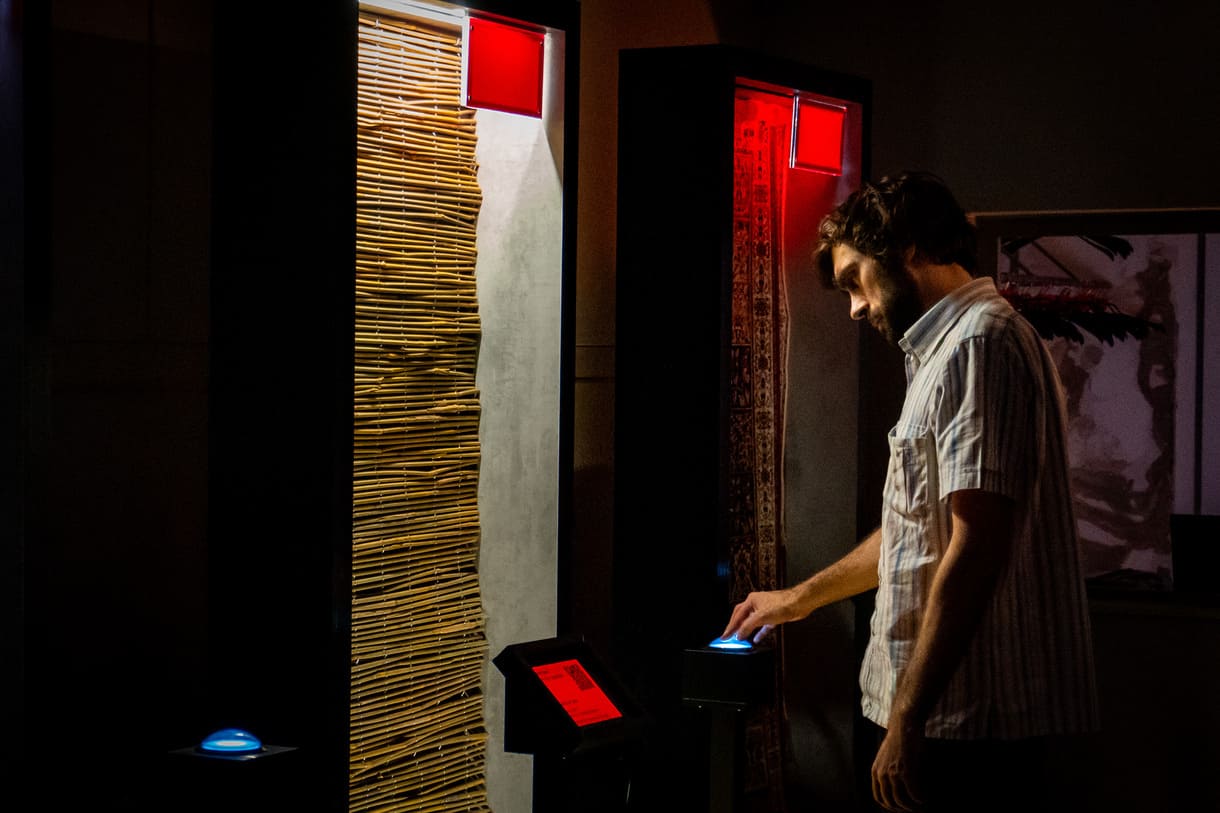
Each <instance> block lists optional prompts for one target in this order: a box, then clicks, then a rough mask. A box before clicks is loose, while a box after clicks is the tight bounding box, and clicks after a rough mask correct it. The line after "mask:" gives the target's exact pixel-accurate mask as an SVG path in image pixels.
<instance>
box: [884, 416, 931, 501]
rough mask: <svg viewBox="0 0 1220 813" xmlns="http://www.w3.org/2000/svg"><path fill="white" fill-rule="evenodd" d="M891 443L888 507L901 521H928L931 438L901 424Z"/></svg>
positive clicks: (915, 427)
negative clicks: (905, 519) (903, 519)
mask: <svg viewBox="0 0 1220 813" xmlns="http://www.w3.org/2000/svg"><path fill="white" fill-rule="evenodd" d="M889 443H890V465H889V472H888V473H887V475H886V485H885V491H886V497H885V498H886V505H887V507H888V508H889V509H890V510H891V511H893V512H895V513H896V514H898V515H899V516H901V517H904V518H907V519H909V520H915V521H919V520H925V519H927V516H928V513H929V509H930V505H929V503H930V497H929V494H930V492H931V489H930V483H929V478H930V475H931V466H932V464H933V454H932V436H931V434H930V433H929V432H928V430H927V429H926V428H925V427H922V426H918V425H910V424H899V425H897V426H895V427H894V428H893V429H891V430H890V432H889Z"/></svg>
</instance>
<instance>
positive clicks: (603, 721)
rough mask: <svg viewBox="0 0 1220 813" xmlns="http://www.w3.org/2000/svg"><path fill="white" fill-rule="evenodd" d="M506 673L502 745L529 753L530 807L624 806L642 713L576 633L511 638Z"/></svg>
mask: <svg viewBox="0 0 1220 813" xmlns="http://www.w3.org/2000/svg"><path fill="white" fill-rule="evenodd" d="M492 663H494V664H495V665H496V668H497V669H499V670H500V672H501V674H503V675H504V682H505V688H504V695H505V697H504V750H505V751H509V752H512V753H518V754H533V756H534V807H533V809H534V813H570V812H571V811H573V810H579V811H582V813H585V812H588V813H618V811H624V810H626V809H627V796H628V793H629V788H630V771H629V765H628V760H629V757H630V751H629V748H630V746H631V745H632V744H634V743H636V742H637V741H638V740H639V739H640V738H642V736H643V732H644V723H645V719H644V714H643V711H642V709H641V707H640V706H639V704H637V703H636V701H635V700H634V699H633V698H632V697H631V696H630V695H629V694H628V693H627V691H626V689H625V688H624V687H623V686H622V684H620V683H619V682H618V680H616V679H615V678H614V677H613V675H611V674H610V672H609V671H608V670H607V669H606V668H605V667H604V666H603V665H602V663H601V661H600V660H599V659H598V658H597V657H596V656H595V655H594V654H593V652H592V650H591V649H590V648H589V646H588V645H587V644H586V643H585V642H584V640H583V639H580V638H571V637H569V638H547V639H543V640H540V641H530V642H527V643H521V644H513V645H511V646H508V647H505V648H504V650H503V651H502V652H501V653H500V654H499V655H497V656H496V657H495V658H493V659H492Z"/></svg>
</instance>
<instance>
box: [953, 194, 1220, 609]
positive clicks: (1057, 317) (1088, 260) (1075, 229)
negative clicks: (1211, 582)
mask: <svg viewBox="0 0 1220 813" xmlns="http://www.w3.org/2000/svg"><path fill="white" fill-rule="evenodd" d="M972 218H973V220H974V222H975V225H976V227H977V228H978V236H979V266H980V268H979V270H980V273H984V274H987V275H989V276H992V277H994V278H995V280H996V284H997V286H998V287H999V289H1000V292H1001V293H1002V294H1004V295H1005V296H1006V297H1007V298H1008V299H1009V300H1010V301H1011V302H1012V303H1013V305H1014V306H1015V307H1016V308H1017V310H1018V311H1020V312H1021V313H1022V314H1023V315H1025V316H1026V318H1027V319H1029V320H1030V322H1031V323H1032V324H1033V325H1034V327H1035V328H1036V329H1037V330H1038V332H1039V333H1040V334H1041V336H1042V337H1043V339H1044V340H1045V341H1046V343H1047V345H1048V347H1049V348H1050V351H1051V355H1052V357H1053V358H1054V360H1055V363H1056V365H1057V366H1058V369H1059V374H1060V378H1061V380H1062V383H1063V388H1064V393H1065V396H1066V401H1067V408H1068V421H1069V429H1068V435H1069V438H1068V453H1069V458H1070V466H1071V480H1072V489H1073V498H1074V506H1075V510H1076V521H1077V527H1078V531H1079V534H1080V545H1081V563H1082V566H1083V568H1084V573H1085V576H1086V578H1088V579H1089V580H1090V581H1091V582H1092V583H1095V584H1103V585H1107V586H1114V587H1119V588H1122V589H1144V590H1148V589H1151V590H1168V589H1171V588H1172V587H1173V584H1174V573H1173V563H1174V556H1173V553H1174V551H1173V540H1172V535H1171V526H1172V524H1173V523H1172V522H1171V520H1172V518H1173V517H1175V516H1181V515H1201V514H1216V513H1220V479H1218V477H1217V469H1218V463H1217V460H1218V459H1220V432H1218V431H1217V430H1216V429H1215V428H1212V427H1213V425H1214V424H1216V423H1217V421H1216V416H1217V415H1220V380H1218V379H1220V370H1217V364H1216V362H1217V358H1218V357H1220V347H1218V345H1220V334H1218V332H1217V331H1218V330H1220V281H1217V280H1220V209H1191V210H1152V211H1090V212H1017V213H1012V212H980V213H975V214H974V215H972ZM1209 277H1210V279H1211V280H1212V284H1211V286H1210V287H1209V286H1208V284H1207V283H1208V279H1209ZM1217 544H1220V542H1218V543H1217Z"/></svg>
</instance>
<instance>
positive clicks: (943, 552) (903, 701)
mask: <svg viewBox="0 0 1220 813" xmlns="http://www.w3.org/2000/svg"><path fill="white" fill-rule="evenodd" d="M974 244H975V236H974V229H973V227H972V226H971V224H970V223H969V221H968V220H967V218H966V216H965V213H964V212H963V211H962V209H961V208H960V207H959V206H958V204H957V202H956V201H955V200H954V198H953V196H952V194H951V193H950V192H949V190H948V189H947V188H946V187H945V186H944V185H943V183H941V182H940V180H939V179H937V178H935V177H934V176H931V175H927V174H923V173H903V174H901V175H898V176H896V177H893V178H886V179H884V180H882V181H881V182H879V183H878V184H876V185H869V184H866V185H864V186H863V187H862V188H861V189H860V190H859V191H857V192H856V193H854V194H853V195H851V196H850V197H849V198H848V199H847V200H846V201H845V202H844V203H843V204H841V205H840V206H839V207H838V208H837V209H835V211H833V212H832V213H831V214H829V215H828V216H827V217H826V218H825V219H824V220H823V221H822V223H821V226H820V228H819V242H818V246H817V248H816V250H815V252H814V256H815V261H816V264H817V267H818V269H819V272H820V274H821V275H822V279H823V282H824V283H826V284H828V285H832V286H833V287H835V288H837V289H839V290H841V291H843V292H845V293H846V294H847V296H848V298H849V300H850V308H851V317H852V318H853V319H857V320H863V319H867V320H868V322H869V323H870V324H871V325H872V326H873V327H875V328H876V329H877V330H878V331H880V332H881V334H882V335H884V336H885V337H886V338H887V339H888V340H889V341H891V342H894V343H896V344H898V345H899V346H900V347H901V348H902V350H903V351H904V352H905V353H906V373H907V393H906V399H905V401H904V403H903V407H902V413H901V416H900V418H899V420H898V423H897V425H896V426H895V427H894V428H893V429H892V430H890V434H889V444H890V461H889V471H888V475H887V478H886V484H885V489H884V494H883V506H882V520H881V527H879V528H878V529H877V530H875V531H874V532H873V533H871V534H869V536H868V537H867V538H865V539H864V541H863V542H861V543H860V544H859V546H858V547H856V548H855V549H854V550H853V551H852V552H851V553H849V554H847V555H846V556H845V557H843V558H842V559H841V560H839V561H838V562H836V563H835V564H833V565H831V566H830V567H828V568H826V569H825V570H822V571H820V572H818V573H815V574H814V575H813V576H811V577H810V578H808V579H807V580H806V581H804V582H802V583H801V584H798V585H796V586H794V587H789V588H787V589H784V590H776V591H771V592H758V593H751V594H750V595H749V596H747V597H746V599H745V600H744V601H743V602H741V603H740V604H738V605H737V606H736V607H735V608H734V610H733V613H732V617H731V618H730V620H729V623H728V626H727V627H726V629H725V635H726V636H729V635H736V636H738V637H740V638H746V637H749V636H751V635H754V636H755V639H756V640H758V639H760V638H761V637H762V636H764V635H766V634H767V633H768V632H769V631H770V630H771V629H772V628H773V627H774V626H775V625H776V624H781V623H784V622H788V621H794V620H797V619H801V618H804V617H805V616H807V615H809V613H811V612H812V611H813V610H815V609H817V608H818V607H822V606H825V605H826V604H829V603H831V602H834V601H837V600H840V599H844V598H847V597H849V596H852V595H855V594H857V593H861V592H864V591H867V590H870V589H872V588H874V587H875V588H877V595H876V605H875V611H874V613H873V618H872V622H871V625H870V640H869V644H868V647H867V650H866V652H865V656H864V662H863V665H862V667H861V671H860V686H861V689H862V692H863V699H862V705H863V711H864V715H865V717H867V718H868V719H869V720H871V721H873V722H874V723H876V724H877V725H878V726H880V727H881V728H882V729H883V730H879V733H878V739H879V740H880V745H879V747H878V751H877V756H876V759H875V761H874V763H873V767H872V787H873V796H874V798H875V799H876V801H877V802H878V803H879V804H880V805H881V806H882V807H885V808H886V809H888V810H895V811H907V810H983V811H991V810H1001V809H1013V810H1019V809H1030V810H1034V809H1038V810H1041V809H1045V804H1044V803H1046V802H1049V801H1050V800H1048V799H1045V798H1043V797H1042V795H1041V794H1044V793H1045V788H1044V787H1043V782H1044V781H1045V775H1044V774H1043V764H1042V763H1043V760H1044V759H1045V748H1046V741H1047V739H1046V738H1047V737H1049V736H1052V735H1060V734H1070V733H1082V732H1087V731H1091V730H1093V729H1094V728H1095V727H1096V724H1097V703H1096V690H1095V685H1094V675H1093V664H1092V646H1091V641H1090V631H1089V620H1088V608H1087V603H1086V596H1085V592H1084V585H1083V581H1082V578H1081V575H1080V566H1079V561H1078V556H1077V549H1076V530H1075V520H1074V518H1073V515H1072V507H1071V497H1070V492H1069V484H1068V471H1067V462H1066V454H1065V442H1066V439H1065V425H1066V421H1065V416H1064V406H1063V399H1062V395H1061V391H1060V385H1059V380H1058V376H1057V374H1056V371H1055V367H1054V365H1053V362H1052V361H1051V359H1050V356H1049V355H1048V354H1047V352H1046V349H1045V347H1044V346H1043V344H1042V342H1041V340H1040V339H1039V337H1038V335H1037V334H1036V333H1035V331H1034V330H1033V328H1031V327H1030V325H1029V323H1028V322H1026V321H1025V320H1024V319H1023V318H1022V317H1021V316H1020V315H1018V314H1017V313H1016V312H1015V311H1014V310H1013V309H1012V307H1011V306H1010V305H1009V303H1008V302H1007V300H1005V299H1004V298H1003V297H1002V296H1000V295H999V293H998V292H997V291H996V288H995V284H994V282H993V281H992V280H991V279H990V278H986V277H984V278H981V279H975V278H973V276H972V273H973V271H974V269H975V262H974ZM1030 805H1038V806H1037V807H1031V806H1030Z"/></svg>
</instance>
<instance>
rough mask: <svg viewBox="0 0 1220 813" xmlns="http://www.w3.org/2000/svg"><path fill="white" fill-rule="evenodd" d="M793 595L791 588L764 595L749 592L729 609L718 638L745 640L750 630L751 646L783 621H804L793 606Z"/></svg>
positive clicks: (794, 603) (793, 591) (795, 598)
mask: <svg viewBox="0 0 1220 813" xmlns="http://www.w3.org/2000/svg"><path fill="white" fill-rule="evenodd" d="M797 599H798V596H797V593H796V591H795V590H793V589H792V588H788V589H786V590H771V591H768V592H764V593H751V594H750V595H748V596H746V599H745V601H743V602H741V603H740V604H738V605H737V606H736V607H734V608H733V615H732V616H731V617H730V618H729V625H728V626H727V627H725V628H724V635H723V636H722V637H724V638H728V637H729V636H730V635H733V636H736V637H737V638H739V639H742V640H744V639H746V638H749V637H750V635H751V634H752V633H753V632H754V630H758V634H757V635H755V636H754V643H758V642H759V641H761V640H762V639H763V638H765V637H767V634H768V633H770V632H771V630H772V629H774V628H775V625H776V624H783V623H784V622H786V621H796V620H797V619H800V618H804V617H805V615H807V613H802V612H801V611H800V608H799V607H798V603H797Z"/></svg>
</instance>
